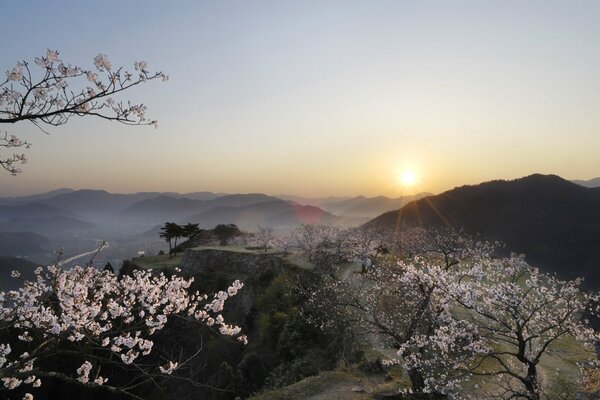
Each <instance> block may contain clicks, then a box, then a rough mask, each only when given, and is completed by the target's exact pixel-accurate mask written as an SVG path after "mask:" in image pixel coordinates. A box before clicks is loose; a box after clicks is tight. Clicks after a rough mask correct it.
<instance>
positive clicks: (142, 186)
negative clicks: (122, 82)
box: [0, 0, 600, 196]
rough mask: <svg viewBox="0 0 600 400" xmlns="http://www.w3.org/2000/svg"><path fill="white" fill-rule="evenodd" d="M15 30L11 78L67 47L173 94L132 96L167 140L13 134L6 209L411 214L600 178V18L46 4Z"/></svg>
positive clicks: (437, 5)
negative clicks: (192, 199) (480, 192)
mask: <svg viewBox="0 0 600 400" xmlns="http://www.w3.org/2000/svg"><path fill="white" fill-rule="evenodd" d="M2 17H3V18H2V31H3V39H2V40H1V41H0V54H2V57H1V58H0V64H1V65H0V69H1V70H2V73H4V71H6V70H9V69H11V68H12V67H13V66H14V65H15V63H16V61H18V60H29V61H33V58H34V57H36V56H40V55H43V54H44V53H45V51H46V49H47V48H50V49H56V50H59V51H60V53H61V57H62V59H63V60H65V61H68V62H71V63H73V64H76V65H80V66H83V67H87V68H91V67H92V66H93V64H92V59H93V58H94V56H95V55H96V54H98V53H104V54H107V55H108V56H109V57H110V59H111V61H112V63H113V65H126V66H128V67H131V65H132V64H133V62H134V61H137V60H146V61H148V62H149V64H150V68H151V69H161V70H164V71H165V72H167V73H168V74H169V75H170V80H169V81H168V82H166V83H162V82H150V83H148V84H147V85H144V86H143V87H141V88H138V89H134V90H133V91H131V92H129V94H128V95H127V96H126V98H129V99H131V100H134V101H138V102H143V103H145V104H146V105H147V106H148V109H149V116H150V117H151V118H153V119H158V120H159V123H160V126H159V128H158V129H154V128H151V127H128V126H123V125H119V124H116V123H110V122H106V121H101V120H98V119H93V118H83V119H79V120H73V121H72V122H71V123H69V124H68V125H65V126H62V127H50V128H49V131H50V132H51V135H45V134H44V133H42V132H40V131H39V130H38V129H37V128H35V126H33V125H31V124H27V123H21V124H18V125H0V131H2V132H5V131H6V132H9V133H15V134H18V135H19V136H20V137H22V138H25V139H28V140H30V141H31V142H33V147H32V148H31V149H30V150H28V151H27V155H28V157H29V159H30V162H29V164H27V165H25V166H24V168H23V169H24V172H23V173H22V174H20V175H19V176H17V177H12V176H10V175H9V174H8V173H0V195H1V196H12V195H20V194H29V193H34V192H41V191H46V190H51V189H56V188H60V187H71V188H75V189H77V188H102V189H106V190H109V191H113V192H135V191H179V192H190V191H203V190H208V191H214V192H265V193H271V194H281V193H286V194H295V195H305V196H322V195H358V194H363V195H369V196H373V195H388V196H396V195H401V194H403V193H406V192H408V191H411V192H415V191H429V192H435V193H437V192H441V191H443V190H446V189H450V188H452V187H454V186H457V185H462V184H471V183H479V182H482V181H486V180H490V179H497V178H502V179H509V178H517V177H521V176H524V175H529V174H531V173H535V172H541V173H555V174H558V175H561V176H563V177H565V178H568V179H589V178H592V177H596V176H600V46H599V42H600V24H599V23H598V21H599V19H600V2H598V1H589V2H586V1H563V2H554V1H548V0H545V1H522V0H519V1H480V0H474V1H412V2H405V1H302V2H300V1H252V2H250V1H213V2H199V1H186V2H183V1H177V2H167V1H144V2H142V1H102V2H82V1H56V2H54V1H53V2H49V1H38V2H34V1H31V2H7V3H5V4H3V5H2ZM2 154H4V153H0V156H1V155H2ZM407 171H409V172H412V173H414V179H415V184H414V186H412V187H411V188H406V187H405V186H404V185H403V184H402V182H401V181H402V177H403V176H405V174H406V173H407Z"/></svg>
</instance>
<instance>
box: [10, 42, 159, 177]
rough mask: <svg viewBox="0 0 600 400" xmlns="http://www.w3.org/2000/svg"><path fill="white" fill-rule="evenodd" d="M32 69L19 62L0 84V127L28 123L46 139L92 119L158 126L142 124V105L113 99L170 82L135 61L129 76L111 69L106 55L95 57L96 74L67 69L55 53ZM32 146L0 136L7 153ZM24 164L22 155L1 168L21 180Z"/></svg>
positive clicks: (120, 69)
mask: <svg viewBox="0 0 600 400" xmlns="http://www.w3.org/2000/svg"><path fill="white" fill-rule="evenodd" d="M35 66H36V67H37V68H35V69H34V68H32V66H30V64H29V63H28V62H26V61H21V62H18V63H17V65H16V66H15V67H14V68H12V69H11V70H9V71H7V72H6V79H5V80H4V81H3V82H1V81H0V82H1V83H0V124H14V123H17V122H22V121H29V122H31V123H33V124H34V125H35V126H36V127H38V128H39V129H41V130H42V131H43V132H46V133H47V131H46V129H45V128H46V127H47V126H59V125H64V124H66V123H67V122H68V121H69V119H70V118H71V117H73V116H78V117H85V116H95V117H98V118H102V119H106V120H110V121H117V122H120V123H123V124H126V125H154V126H155V127H156V126H157V125H158V122H157V121H155V120H149V119H147V118H146V106H145V105H144V104H132V103H131V102H129V101H126V102H125V101H117V100H115V99H114V97H113V96H114V95H117V94H119V93H121V92H124V91H127V90H129V89H131V88H133V87H135V86H137V85H139V84H141V83H144V82H147V81H151V80H156V79H161V80H163V81H166V80H168V76H167V75H166V74H165V73H163V72H161V71H158V72H151V71H150V70H149V69H148V63H147V62H145V61H136V62H135V63H134V64H133V71H132V72H131V71H128V70H126V69H125V68H123V67H113V65H112V63H111V62H110V60H109V59H108V57H107V56H106V55H104V54H98V55H97V56H96V57H95V58H94V68H93V69H87V68H82V67H79V66H75V65H71V64H68V63H65V62H64V61H63V60H61V58H60V56H59V53H58V51H56V50H47V52H46V55H45V56H43V57H36V58H35ZM36 72H37V73H36ZM30 146H31V143H30V142H28V141H26V140H22V139H20V138H18V137H17V136H16V135H13V134H9V132H2V134H1V135H0V147H4V148H5V149H15V148H29V147H30ZM26 162H27V158H26V157H25V155H24V154H17V153H14V154H12V155H4V156H0V165H1V166H2V167H3V168H4V169H5V170H7V171H8V172H9V173H11V174H13V175H17V174H19V173H20V172H21V169H20V168H19V165H22V164H25V163H26Z"/></svg>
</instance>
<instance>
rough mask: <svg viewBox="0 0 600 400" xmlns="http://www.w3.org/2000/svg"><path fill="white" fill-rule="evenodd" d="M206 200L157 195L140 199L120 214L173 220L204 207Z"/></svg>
mask: <svg viewBox="0 0 600 400" xmlns="http://www.w3.org/2000/svg"><path fill="white" fill-rule="evenodd" d="M205 204H206V200H192V199H188V198H183V197H169V196H158V197H153V198H150V199H146V200H142V201H139V202H137V203H134V204H132V205H131V206H129V207H127V208H126V209H125V210H124V211H123V213H122V215H123V216H127V217H139V218H152V219H158V220H165V221H167V220H174V219H178V218H182V217H184V216H186V215H189V214H190V213H193V212H197V211H199V210H201V209H206V206H205Z"/></svg>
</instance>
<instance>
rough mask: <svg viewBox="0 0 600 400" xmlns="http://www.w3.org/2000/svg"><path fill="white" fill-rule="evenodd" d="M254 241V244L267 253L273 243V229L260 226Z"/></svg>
mask: <svg viewBox="0 0 600 400" xmlns="http://www.w3.org/2000/svg"><path fill="white" fill-rule="evenodd" d="M253 239H254V240H253V242H254V244H255V245H256V246H257V247H259V248H261V249H263V250H264V251H265V252H266V251H267V249H268V248H269V245H270V244H271V242H272V241H273V228H271V227H264V226H259V227H258V230H257V231H256V232H255V233H254V238H253Z"/></svg>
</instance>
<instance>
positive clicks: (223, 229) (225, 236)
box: [213, 224, 241, 246]
mask: <svg viewBox="0 0 600 400" xmlns="http://www.w3.org/2000/svg"><path fill="white" fill-rule="evenodd" d="M213 232H214V233H215V235H217V238H218V239H219V243H220V244H221V246H227V243H228V242H229V240H230V239H231V238H233V237H234V236H238V235H240V234H241V232H240V229H239V228H238V227H237V225H235V224H227V225H224V224H219V225H217V226H215V228H214V229H213Z"/></svg>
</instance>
